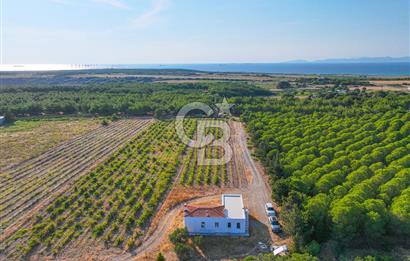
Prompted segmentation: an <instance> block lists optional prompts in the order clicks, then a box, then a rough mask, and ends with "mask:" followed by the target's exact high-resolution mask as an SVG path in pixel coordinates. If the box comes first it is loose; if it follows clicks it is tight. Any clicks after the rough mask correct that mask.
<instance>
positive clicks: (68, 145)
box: [0, 120, 152, 238]
mask: <svg viewBox="0 0 410 261" xmlns="http://www.w3.org/2000/svg"><path fill="white" fill-rule="evenodd" d="M151 122H152V121H151V120H122V121H118V122H115V123H112V124H111V125H109V126H106V127H100V128H98V129H96V130H94V131H91V132H89V133H87V134H85V135H82V136H79V137H77V138H75V139H72V140H70V141H68V142H65V143H63V144H61V145H59V146H57V147H55V148H53V149H52V150H49V151H47V152H46V153H44V154H42V155H40V156H38V157H36V158H33V159H31V160H28V161H25V162H23V163H21V164H20V165H17V166H16V167H14V168H12V169H9V170H8V171H6V172H3V173H1V175H0V182H1V183H2V187H1V189H0V195H1V200H0V219H1V229H2V231H3V233H4V234H3V235H2V238H3V237H5V236H7V235H8V232H9V231H14V226H13V225H16V221H19V220H20V219H23V220H24V217H25V215H26V214H30V213H32V212H33V211H34V210H35V209H37V208H39V207H41V206H43V205H46V204H47V203H49V202H51V201H52V200H53V199H54V197H55V195H56V194H58V193H59V192H61V191H64V190H65V189H67V188H68V187H69V186H70V184H72V183H73V182H74V181H75V180H76V179H78V178H79V177H80V176H82V175H83V174H85V173H87V171H89V170H90V168H91V167H93V166H95V165H96V164H98V163H99V162H100V161H101V160H102V159H104V158H105V157H106V156H108V155H109V154H110V153H112V152H113V151H114V150H115V149H117V147H118V146H120V145H121V144H123V143H124V142H126V141H127V140H129V139H130V138H132V137H133V136H134V135H135V134H136V133H138V132H140V131H141V130H142V129H144V128H145V127H146V126H148V125H149V124H150V123H151Z"/></svg>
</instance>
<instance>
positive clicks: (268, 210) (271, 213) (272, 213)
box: [265, 203, 276, 217]
mask: <svg viewBox="0 0 410 261" xmlns="http://www.w3.org/2000/svg"><path fill="white" fill-rule="evenodd" d="M265 212H266V215H267V216H268V217H274V216H276V212H275V209H274V208H273V206H272V203H266V204H265Z"/></svg>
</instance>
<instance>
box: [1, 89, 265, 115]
mask: <svg viewBox="0 0 410 261" xmlns="http://www.w3.org/2000/svg"><path fill="white" fill-rule="evenodd" d="M262 95H265V96H266V95H271V92H269V91H267V90H265V89H262V88H260V87H256V86H254V85H250V84H246V83H236V84H234V83H228V82H221V83H195V84H189V83H187V84H166V83H152V84H151V83H145V84H143V83H133V84H102V85H88V86H83V85H81V86H66V85H57V86H54V85H51V84H46V85H31V86H22V85H4V86H2V88H0V115H1V114H5V113H12V114H14V115H17V116H20V115H21V116H23V115H25V116H27V115H29V116H33V115H41V114H57V113H59V114H61V113H64V114H77V113H81V114H99V115H112V114H113V113H120V114H124V115H134V116H147V115H150V116H152V115H155V116H158V117H163V116H170V115H175V114H176V112H177V111H178V110H179V108H181V107H182V106H184V105H185V104H187V103H190V102H193V101H202V102H206V103H208V104H210V105H211V104H215V103H216V102H220V101H221V99H222V98H223V97H227V98H229V97H235V96H262Z"/></svg>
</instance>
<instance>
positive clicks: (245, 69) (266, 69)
mask: <svg viewBox="0 0 410 261" xmlns="http://www.w3.org/2000/svg"><path fill="white" fill-rule="evenodd" d="M87 69H187V70H197V71H206V72H218V73H269V74H323V75H368V76H409V77H410V62H393V61H391V62H347V61H345V62H330V60H328V61H327V62H320V61H318V62H296V61H294V62H285V63H210V64H112V65H108V64H102V65H97V64H93V65H91V64H87V65H70V64H21V65H12V64H3V65H0V72H7V71H61V70H87Z"/></svg>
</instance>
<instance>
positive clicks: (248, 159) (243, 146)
mask: <svg viewBox="0 0 410 261" xmlns="http://www.w3.org/2000/svg"><path fill="white" fill-rule="evenodd" d="M230 125H231V128H233V132H234V133H235V135H236V136H237V137H234V140H235V142H237V143H238V144H235V145H237V146H239V148H240V152H239V153H238V155H236V156H237V158H236V159H235V160H238V161H240V162H239V163H240V164H241V165H243V167H244V169H243V170H240V171H241V172H243V173H236V174H237V175H240V176H242V178H244V177H245V175H246V173H250V174H251V182H250V183H249V184H247V185H246V186H239V188H228V189H227V190H225V193H242V194H243V197H244V200H245V205H246V206H247V207H248V208H249V210H250V213H251V215H253V216H254V217H255V218H256V219H258V220H259V221H260V222H261V223H263V224H265V225H266V226H267V227H269V226H268V220H267V218H266V215H265V210H264V204H265V203H266V202H269V201H270V199H271V196H270V195H271V194H270V193H271V192H270V190H269V187H268V185H267V183H266V179H265V178H264V176H263V173H262V171H260V168H258V167H257V165H256V163H255V162H254V160H253V159H252V156H251V153H250V151H249V149H248V147H247V134H246V132H245V130H244V127H243V124H242V123H240V122H236V121H231V122H230ZM219 197H220V195H219V194H218V195H212V196H205V197H201V198H196V199H192V200H188V201H184V202H180V203H179V204H178V205H176V206H174V207H173V208H171V209H170V210H168V212H167V213H166V214H165V215H164V216H163V217H162V218H161V219H160V221H159V222H158V224H159V225H158V227H157V228H156V229H155V231H154V232H153V233H152V234H150V235H148V236H147V237H146V238H145V239H144V240H143V242H142V244H141V245H140V246H139V247H138V248H137V250H136V253H135V255H134V256H133V257H132V259H135V260H140V259H142V258H144V257H146V256H147V253H152V252H153V251H154V250H155V249H158V248H159V247H160V245H161V243H162V242H164V240H165V239H166V237H167V236H168V234H167V233H166V232H167V231H168V229H169V228H170V226H171V225H172V224H173V221H174V219H175V218H176V217H177V216H178V215H179V214H180V213H181V212H182V208H183V205H184V203H189V204H192V203H196V202H199V201H206V200H212V199H216V198H219ZM270 234H271V237H272V233H270Z"/></svg>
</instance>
